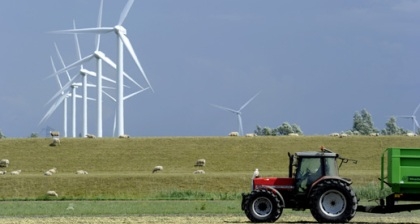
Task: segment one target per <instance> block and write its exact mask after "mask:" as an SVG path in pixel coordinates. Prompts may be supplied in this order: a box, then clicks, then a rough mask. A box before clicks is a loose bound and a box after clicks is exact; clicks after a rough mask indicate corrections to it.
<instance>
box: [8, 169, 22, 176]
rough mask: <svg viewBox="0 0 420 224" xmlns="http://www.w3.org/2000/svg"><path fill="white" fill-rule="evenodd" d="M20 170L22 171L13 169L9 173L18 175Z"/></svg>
mask: <svg viewBox="0 0 420 224" xmlns="http://www.w3.org/2000/svg"><path fill="white" fill-rule="evenodd" d="M20 172H22V170H14V171H12V172H10V174H11V175H19V174H20Z"/></svg>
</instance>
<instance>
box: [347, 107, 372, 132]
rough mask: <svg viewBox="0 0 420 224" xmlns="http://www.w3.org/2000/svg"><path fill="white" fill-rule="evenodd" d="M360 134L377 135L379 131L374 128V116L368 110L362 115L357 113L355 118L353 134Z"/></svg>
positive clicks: (363, 111)
mask: <svg viewBox="0 0 420 224" xmlns="http://www.w3.org/2000/svg"><path fill="white" fill-rule="evenodd" d="M356 131H357V132H359V133H360V134H361V135H369V134H370V133H377V132H378V129H376V128H375V127H373V121H372V116H371V115H370V114H369V112H368V111H367V110H366V109H363V110H362V111H361V112H360V113H359V112H357V111H356V113H354V116H353V128H352V132H356Z"/></svg>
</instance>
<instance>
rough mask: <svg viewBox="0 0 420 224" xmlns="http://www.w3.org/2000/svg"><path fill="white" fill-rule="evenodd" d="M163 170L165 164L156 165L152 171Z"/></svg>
mask: <svg viewBox="0 0 420 224" xmlns="http://www.w3.org/2000/svg"><path fill="white" fill-rule="evenodd" d="M162 170H163V166H155V168H153V170H152V173H156V172H158V171H162Z"/></svg>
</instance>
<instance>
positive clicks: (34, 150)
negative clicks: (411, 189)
mask: <svg viewBox="0 0 420 224" xmlns="http://www.w3.org/2000/svg"><path fill="white" fill-rule="evenodd" d="M50 143H51V139H50V138H22V139H1V140H0V159H9V160H10V165H9V167H7V168H0V170H6V171H7V172H8V173H7V174H5V175H1V176H0V181H1V187H0V200H1V201H0V217H2V218H0V221H2V222H3V223H22V222H27V223H31V222H33V223H35V222H37V223H39V222H43V223H67V222H68V221H69V220H73V221H70V222H73V223H75V222H76V223H77V222H79V223H93V222H95V223H121V222H125V223H194V222H195V221H194V219H197V220H198V221H197V222H200V223H222V222H228V223H246V222H248V220H247V218H246V217H245V216H244V215H243V214H242V211H241V210H240V198H241V193H243V192H249V190H250V184H251V176H252V173H253V170H254V169H255V168H258V169H259V170H260V173H261V175H262V176H287V171H288V157H287V153H288V152H290V153H294V152H297V151H317V150H319V148H320V146H321V145H323V146H325V147H327V148H329V149H331V150H332V151H334V152H337V153H339V154H340V155H341V156H343V157H346V158H351V159H355V160H358V162H357V164H353V163H351V162H349V163H346V164H343V165H342V167H341V169H340V174H341V176H344V177H348V178H351V179H352V180H353V188H354V189H355V190H356V191H361V190H363V189H372V188H373V189H374V190H375V189H376V188H379V182H378V181H377V178H378V177H379V175H380V157H381V154H382V152H383V150H384V149H386V148H388V147H407V148H420V139H418V138H417V137H407V136H351V137H346V138H338V137H330V136H306V137H305V136H299V137H290V136H281V137H279V136H275V137H274V136H273V137H260V136H258V137H251V138H246V137H162V138H152V137H149V138H141V137H138V138H129V139H115V138H101V139H99V138H96V139H86V138H83V139H81V138H77V139H70V138H62V139H61V145H59V146H56V147H51V146H49V144H50ZM201 158H204V159H206V161H207V162H206V166H205V167H199V168H197V167H194V164H195V161H196V160H197V159H201ZM156 165H161V166H163V168H164V169H163V170H162V171H159V172H156V173H152V169H153V168H154V167H155V166H156ZM53 167H56V168H57V171H58V172H57V173H56V174H54V175H52V176H44V174H43V173H44V172H45V171H46V170H48V169H51V168H53ZM196 169H203V170H204V171H205V172H206V173H205V174H193V171H195V170H196ZM12 170H21V171H22V172H21V174H20V175H10V172H11V171H12ZM76 170H86V171H88V172H89V174H87V175H77V174H75V171H76ZM48 190H54V191H56V192H57V193H58V197H51V196H47V195H46V192H47V191H48ZM366 197H369V195H368V196H366ZM368 199H369V198H364V200H366V201H367V200H368ZM162 202H166V203H162ZM55 203H58V204H55ZM98 203H102V204H98ZM136 203H138V204H136ZM70 204H73V205H74V209H67V208H69V205H70ZM49 206H52V207H51V208H49ZM101 206H102V207H101ZM8 208H9V209H8ZM10 208H14V209H10ZM94 208H97V209H98V210H96V209H94ZM99 208H100V209H99ZM184 208H186V209H184ZM401 214H403V213H401ZM404 214H412V215H413V214H414V216H407V215H404V216H398V215H392V216H390V215H386V216H375V215H370V216H367V215H365V214H360V213H358V214H357V215H356V217H355V219H353V220H352V222H361V223H363V222H368V223H378V222H380V223H383V222H385V221H384V220H382V218H380V217H385V219H389V220H391V221H390V222H391V223H399V222H401V220H402V219H405V221H403V223H407V222H408V223H415V222H420V221H416V220H417V219H415V218H418V214H419V213H415V212H413V213H404ZM369 217H376V218H373V219H370V218H369ZM40 219H42V220H40ZM84 219H86V220H84ZM87 219H89V220H90V219H92V220H90V221H88V220H87ZM207 219H208V221H205V220H207ZM31 220H32V221H31ZM83 220H84V221H83ZM369 220H371V221H369ZM378 220H379V221H378ZM283 221H287V222H294V223H296V222H298V223H299V222H313V221H314V219H313V218H312V216H311V215H310V212H308V211H305V212H299V213H296V212H292V211H291V212H289V211H286V210H285V211H284V214H283V215H282V217H281V218H280V219H279V220H278V222H279V223H281V222H283ZM70 222H68V223H70Z"/></svg>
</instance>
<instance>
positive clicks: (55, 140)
mask: <svg viewBox="0 0 420 224" xmlns="http://www.w3.org/2000/svg"><path fill="white" fill-rule="evenodd" d="M57 145H61V142H60V138H58V137H54V138H53V142H51V144H50V146H57Z"/></svg>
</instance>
